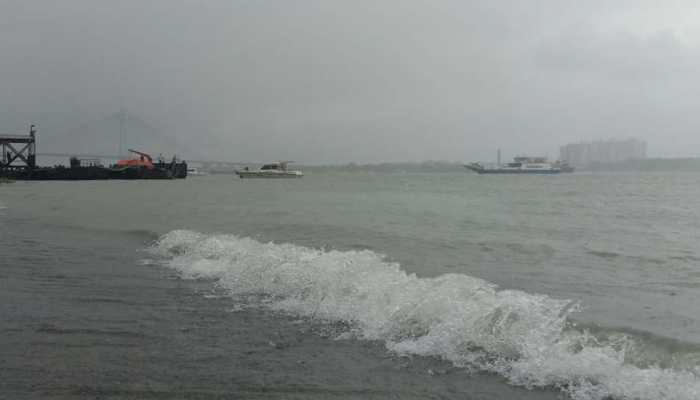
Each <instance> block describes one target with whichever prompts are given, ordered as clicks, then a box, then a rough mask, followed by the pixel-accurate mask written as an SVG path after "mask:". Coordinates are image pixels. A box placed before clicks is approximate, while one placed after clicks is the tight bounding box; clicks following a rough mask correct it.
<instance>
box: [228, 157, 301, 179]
mask: <svg viewBox="0 0 700 400" xmlns="http://www.w3.org/2000/svg"><path fill="white" fill-rule="evenodd" d="M289 163H291V161H279V162H275V163H269V164H264V165H263V166H262V167H260V169H250V168H249V167H245V168H243V169H242V170H236V175H238V176H239V177H241V179H243V178H301V177H302V176H304V174H303V173H302V172H301V171H298V170H290V169H288V168H287V165H288V164H289Z"/></svg>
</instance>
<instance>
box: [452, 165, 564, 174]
mask: <svg viewBox="0 0 700 400" xmlns="http://www.w3.org/2000/svg"><path fill="white" fill-rule="evenodd" d="M464 167H465V168H466V169H468V170H471V171H474V172H476V173H477V174H480V175H481V174H497V175H556V174H560V173H562V170H561V169H539V170H537V169H505V168H482V167H477V166H474V165H465V166H464Z"/></svg>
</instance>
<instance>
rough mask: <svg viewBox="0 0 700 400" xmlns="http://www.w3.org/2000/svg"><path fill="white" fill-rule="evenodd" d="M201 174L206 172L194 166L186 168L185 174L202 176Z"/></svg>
mask: <svg viewBox="0 0 700 400" xmlns="http://www.w3.org/2000/svg"><path fill="white" fill-rule="evenodd" d="M203 175H207V173H206V172H204V171H200V170H198V169H197V168H194V167H188V168H187V176H203Z"/></svg>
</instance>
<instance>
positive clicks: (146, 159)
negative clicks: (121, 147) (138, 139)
mask: <svg viewBox="0 0 700 400" xmlns="http://www.w3.org/2000/svg"><path fill="white" fill-rule="evenodd" d="M129 151H130V152H132V153H134V154H138V155H139V157H138V158H127V159H124V160H119V161H117V164H116V166H117V167H145V168H147V169H153V168H155V167H154V166H153V158H152V157H151V155H150V154H146V153H142V152H140V151H136V150H132V149H129Z"/></svg>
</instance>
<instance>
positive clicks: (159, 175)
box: [0, 125, 187, 181]
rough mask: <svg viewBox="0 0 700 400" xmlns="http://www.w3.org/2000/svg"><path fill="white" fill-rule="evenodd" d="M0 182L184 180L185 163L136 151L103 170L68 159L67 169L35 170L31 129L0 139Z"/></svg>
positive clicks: (99, 165) (92, 161)
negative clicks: (157, 158) (8, 180)
mask: <svg viewBox="0 0 700 400" xmlns="http://www.w3.org/2000/svg"><path fill="white" fill-rule="evenodd" d="M0 151H1V152H2V154H1V155H0V178H5V179H11V180H33V181H48V180H104V179H184V178H186V177H187V163H186V162H184V161H180V160H178V159H177V158H176V157H173V159H172V161H170V162H167V161H165V160H162V159H159V160H158V162H153V159H152V157H151V156H150V155H149V154H147V153H143V152H140V151H136V150H132V149H129V152H131V153H132V154H134V155H135V157H133V158H130V159H124V160H119V161H118V162H117V163H116V164H114V165H111V166H108V167H106V166H103V165H102V163H101V162H100V160H97V159H78V158H77V157H71V158H70V163H69V166H68V167H66V166H63V165H57V166H53V167H39V166H37V165H36V129H35V127H34V125H31V127H30V129H29V135H11V136H0Z"/></svg>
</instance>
